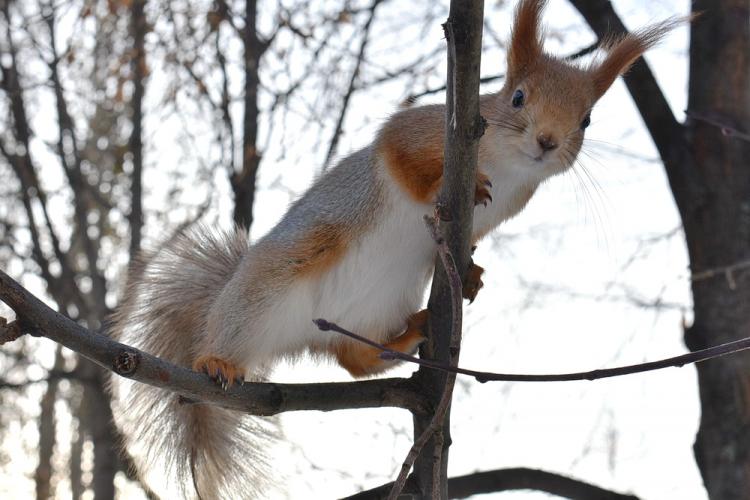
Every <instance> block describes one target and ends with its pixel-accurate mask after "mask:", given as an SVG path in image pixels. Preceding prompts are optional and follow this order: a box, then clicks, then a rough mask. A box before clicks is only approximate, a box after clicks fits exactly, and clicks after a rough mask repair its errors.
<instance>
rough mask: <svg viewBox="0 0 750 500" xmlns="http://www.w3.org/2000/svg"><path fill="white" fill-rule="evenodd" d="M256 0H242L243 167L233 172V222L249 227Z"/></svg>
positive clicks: (257, 52)
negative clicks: (243, 0) (243, 54)
mask: <svg viewBox="0 0 750 500" xmlns="http://www.w3.org/2000/svg"><path fill="white" fill-rule="evenodd" d="M256 23H257V0H245V26H244V28H243V29H242V41H243V43H244V49H245V97H244V105H245V115H244V118H243V121H242V170H240V171H239V172H232V176H231V184H232V190H233V191H234V222H235V224H237V225H238V226H241V227H244V228H246V229H249V228H250V226H251V225H252V223H253V203H254V202H255V182H256V179H257V177H258V167H259V166H260V154H259V153H258V114H259V110H258V84H259V80H258V65H259V64H260V58H261V56H262V55H263V51H264V50H265V46H264V45H263V44H262V43H261V41H260V39H259V38H258V33H257V26H256Z"/></svg>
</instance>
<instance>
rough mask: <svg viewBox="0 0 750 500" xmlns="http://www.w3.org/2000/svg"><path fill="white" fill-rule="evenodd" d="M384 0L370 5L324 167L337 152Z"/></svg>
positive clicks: (377, 0)
mask: <svg viewBox="0 0 750 500" xmlns="http://www.w3.org/2000/svg"><path fill="white" fill-rule="evenodd" d="M382 1H383V0H373V2H372V5H370V9H369V11H370V15H369V17H368V18H367V21H366V22H365V25H364V27H363V28H362V39H361V40H360V42H359V51H358V52H357V60H356V62H355V63H354V70H353V71H352V74H351V77H350V78H349V87H348V88H347V89H346V93H345V94H344V98H343V102H342V103H341V110H340V111H339V117H338V120H336V127H335V128H334V130H333V137H332V138H331V142H330V144H329V146H328V152H327V153H326V159H325V162H324V163H323V165H324V167H328V166H329V165H330V163H331V161H332V160H333V157H334V155H335V154H336V148H337V147H338V144H339V139H340V138H341V129H342V127H343V125H344V118H346V112H347V110H348V109H349V100H350V99H351V97H352V94H354V91H355V90H356V84H357V79H358V78H359V69H360V67H361V66H362V61H363V60H364V58H365V51H366V50H367V42H369V41H370V27H371V26H372V22H373V21H374V20H375V9H377V8H378V5H380V3H381V2H382Z"/></svg>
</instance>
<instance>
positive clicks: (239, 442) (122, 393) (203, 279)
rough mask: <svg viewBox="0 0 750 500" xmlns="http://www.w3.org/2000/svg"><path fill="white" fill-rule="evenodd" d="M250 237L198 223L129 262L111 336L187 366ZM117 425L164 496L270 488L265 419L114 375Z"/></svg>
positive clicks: (142, 471) (269, 425) (271, 430)
mask: <svg viewBox="0 0 750 500" xmlns="http://www.w3.org/2000/svg"><path fill="white" fill-rule="evenodd" d="M247 247H248V240H247V237H246V236H245V234H244V232H243V231H241V230H236V231H232V232H227V233H224V234H216V233H214V232H212V231H211V230H209V229H207V228H205V227H203V228H196V229H194V230H191V231H189V232H187V233H184V234H179V235H178V236H176V237H174V238H173V239H172V240H171V241H169V242H167V243H166V244H164V246H162V247H161V248H159V249H158V250H157V251H155V252H153V253H152V254H151V255H146V256H144V258H143V259H142V261H141V262H139V263H138V264H137V265H135V266H134V267H133V270H132V273H131V277H130V280H129V281H130V283H129V284H128V288H127V293H126V294H125V296H124V301H123V303H122V304H121V305H120V306H119V308H118V312H117V313H116V314H115V316H114V318H113V325H112V328H111V332H112V336H113V337H114V338H116V339H117V340H119V341H120V342H123V343H124V344H127V345H131V346H133V347H136V348H138V349H141V350H143V351H146V352H148V353H150V354H153V355H155V356H158V357H160V358H163V359H166V360H168V361H171V362H173V363H175V364H178V365H182V366H187V367H189V366H191V363H192V361H193V358H194V355H195V353H194V352H193V349H194V348H195V347H194V346H197V345H198V344H199V342H198V339H199V336H201V335H203V334H204V332H205V327H206V317H207V315H208V310H209V308H210V306H211V303H212V301H213V300H214V298H215V297H217V296H218V294H219V292H220V291H221V289H222V288H223V286H224V284H225V283H226V282H227V281H228V280H229V278H230V276H231V274H232V272H233V271H234V270H235V268H236V267H237V265H238V263H239V261H240V259H241V258H242V255H243V254H244V253H245V252H246V251H247ZM111 388H112V395H113V398H112V399H113V411H114V416H115V422H116V424H117V426H118V428H119V429H120V431H121V432H122V434H123V436H124V441H125V443H124V444H125V446H126V447H127V450H128V452H129V453H130V455H131V456H132V457H133V459H134V462H135V465H136V467H137V468H138V473H139V475H140V477H141V478H142V479H143V480H144V481H145V482H146V483H147V484H148V485H149V486H150V487H151V488H152V489H153V490H154V491H157V492H160V491H166V492H167V493H166V494H165V498H173V497H174V495H175V494H179V495H181V496H183V497H184V498H195V497H197V498H200V499H202V500H210V499H219V498H221V499H224V498H242V499H245V498H256V497H260V496H262V495H261V493H262V492H264V491H266V488H267V487H268V486H269V484H268V478H269V474H268V473H267V462H266V459H265V454H264V450H268V448H269V446H270V445H271V444H272V441H273V439H274V437H275V436H276V434H277V432H278V429H277V426H276V422H275V420H273V419H265V418H259V417H250V416H247V415H245V414H242V413H239V412H234V411H230V410H226V409H222V408H217V407H215V406H211V405H208V404H200V403H192V404H191V403H187V404H186V403H184V402H183V403H181V402H180V401H179V398H178V396H177V395H176V394H174V393H172V392H170V391H166V390H163V389H158V388H156V387H153V386H150V385H145V384H140V383H138V382H133V381H131V380H128V379H125V378H122V377H118V376H116V375H115V376H113V377H112V380H111Z"/></svg>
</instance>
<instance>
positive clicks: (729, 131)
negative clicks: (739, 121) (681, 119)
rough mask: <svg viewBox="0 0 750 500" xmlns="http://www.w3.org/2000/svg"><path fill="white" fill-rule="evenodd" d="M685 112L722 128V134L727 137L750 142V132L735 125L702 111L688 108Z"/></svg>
mask: <svg viewBox="0 0 750 500" xmlns="http://www.w3.org/2000/svg"><path fill="white" fill-rule="evenodd" d="M685 114H686V115H687V116H689V117H690V118H692V119H693V120H698V121H700V122H704V123H708V124H709V125H713V126H714V127H717V128H718V129H720V130H721V133H722V135H725V136H727V137H734V138H737V139H740V140H742V141H747V142H750V134H748V133H745V132H742V131H740V130H737V129H736V128H734V127H730V126H729V125H727V124H726V123H722V122H721V121H720V120H717V119H715V118H712V117H710V116H708V115H705V114H702V113H696V112H695V111H690V110H686V111H685Z"/></svg>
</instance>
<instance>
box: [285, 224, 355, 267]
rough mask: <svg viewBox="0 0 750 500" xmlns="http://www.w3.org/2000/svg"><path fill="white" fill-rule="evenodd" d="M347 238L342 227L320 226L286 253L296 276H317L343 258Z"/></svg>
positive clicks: (334, 225)
mask: <svg viewBox="0 0 750 500" xmlns="http://www.w3.org/2000/svg"><path fill="white" fill-rule="evenodd" d="M347 242H348V238H347V235H346V233H345V231H344V229H343V227H342V226H339V225H336V224H320V225H318V226H315V227H314V228H313V229H312V230H311V231H310V232H309V233H308V234H307V235H305V237H304V238H303V239H301V240H300V241H298V242H297V243H296V244H295V245H294V246H293V247H292V248H291V249H289V250H288V251H287V253H286V257H287V259H288V260H289V261H290V263H291V267H292V270H293V273H294V274H295V275H297V276H313V275H318V274H320V273H322V272H324V271H326V270H327V269H329V268H330V267H331V266H333V265H334V264H335V263H336V262H338V261H339V260H340V259H341V257H343V255H344V253H345V252H346V248H347Z"/></svg>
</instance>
